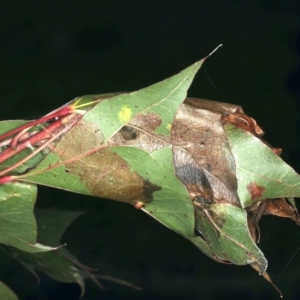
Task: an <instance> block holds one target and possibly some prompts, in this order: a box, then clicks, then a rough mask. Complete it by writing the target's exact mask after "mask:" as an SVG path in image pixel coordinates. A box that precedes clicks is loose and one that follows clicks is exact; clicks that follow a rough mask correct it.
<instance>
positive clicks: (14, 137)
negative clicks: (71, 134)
mask: <svg viewBox="0 0 300 300" xmlns="http://www.w3.org/2000/svg"><path fill="white" fill-rule="evenodd" d="M81 117H82V116H81V115H78V114H75V113H74V111H73V108H72V107H71V106H65V107H62V108H60V109H58V110H55V111H54V112H52V113H50V114H48V115H46V116H43V117H42V118H40V119H37V120H34V121H31V122H28V123H26V124H24V125H22V126H19V127H17V128H14V129H13V130H11V131H8V132H6V133H4V134H3V135H1V136H0V141H2V143H1V144H3V145H8V146H7V148H6V149H5V150H4V151H2V152H1V153H0V164H1V163H3V162H4V161H7V160H8V159H9V158H11V157H13V156H14V155H16V154H18V153H20V152H21V151H23V150H25V149H26V148H33V146H35V145H37V146H39V147H38V148H37V149H36V150H35V149H33V150H34V151H33V153H32V154H30V155H28V156H27V157H26V158H24V159H22V160H21V161H20V162H18V163H16V164H15V165H13V166H9V167H8V168H7V169H5V170H3V171H1V172H0V184H4V183H7V182H11V181H12V180H13V179H14V176H7V175H6V174H7V173H9V172H10V171H12V170H13V169H15V168H17V167H18V166H20V165H21V164H23V163H24V162H26V161H27V160H29V159H30V158H31V157H32V156H33V155H35V154H37V153H38V152H40V151H41V150H42V149H44V148H45V147H47V146H50V144H51V143H52V142H53V141H54V140H55V139H57V138H58V137H59V136H61V135H62V134H63V133H65V132H66V131H67V130H69V129H70V128H71V127H73V126H74V125H75V124H76V123H77V122H78V121H79V120H80V119H81ZM52 120H53V122H52V123H50V124H48V125H47V122H49V121H52ZM39 124H43V126H45V128H43V129H41V130H40V131H37V132H36V133H33V134H29V133H28V132H27V131H28V130H29V129H30V128H32V127H33V126H36V125H39ZM3 175H6V176H3Z"/></svg>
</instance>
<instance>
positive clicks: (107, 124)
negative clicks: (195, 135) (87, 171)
mask: <svg viewBox="0 0 300 300" xmlns="http://www.w3.org/2000/svg"><path fill="white" fill-rule="evenodd" d="M203 61H204V59H203V60H200V61H198V62H196V63H194V64H193V65H191V66H190V67H188V68H187V69H185V70H183V71H181V72H180V73H178V74H176V75H174V76H172V77H170V78H168V79H166V80H163V81H161V82H159V83H156V84H153V85H151V86H149V87H147V88H144V89H141V90H139V91H136V92H132V93H128V94H121V95H117V96H115V97H112V98H110V99H106V100H103V101H101V102H100V103H99V104H98V105H96V106H95V107H94V108H93V109H91V110H90V111H88V112H87V113H86V114H85V115H84V117H83V119H84V120H85V121H88V122H92V123H96V124H97V126H98V128H99V129H100V131H101V132H102V134H103V137H104V141H107V140H108V139H109V138H110V137H111V136H113V135H114V133H116V132H117V131H118V130H119V129H120V128H121V127H122V126H124V125H125V124H127V123H128V122H129V121H130V120H131V119H132V118H133V117H134V116H135V115H137V114H139V113H143V114H144V115H147V114H149V113H154V114H156V115H158V116H159V117H160V118H161V124H160V126H159V127H157V128H156V129H155V132H156V133H159V134H163V135H167V136H170V134H171V133H170V130H171V125H172V123H173V120H174V117H175V114H176V111H177V109H178V107H179V105H180V104H181V103H182V102H183V101H184V99H185V98H186V94H187V90H188V88H189V86H190V85H191V83H192V81H193V79H194V76H195V74H196V73H197V71H198V69H199V68H200V67H201V65H202V63H203Z"/></svg>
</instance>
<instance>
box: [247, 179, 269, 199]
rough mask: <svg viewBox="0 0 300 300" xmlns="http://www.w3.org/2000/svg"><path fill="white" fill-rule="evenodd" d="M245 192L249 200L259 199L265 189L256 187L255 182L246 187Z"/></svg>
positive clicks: (259, 186)
mask: <svg viewBox="0 0 300 300" xmlns="http://www.w3.org/2000/svg"><path fill="white" fill-rule="evenodd" d="M247 190H248V192H249V193H250V195H251V200H252V201H254V200H257V199H259V198H260V197H261V196H262V194H263V193H264V191H265V187H263V186H261V185H257V184H256V183H255V182H251V183H249V184H248V185H247Z"/></svg>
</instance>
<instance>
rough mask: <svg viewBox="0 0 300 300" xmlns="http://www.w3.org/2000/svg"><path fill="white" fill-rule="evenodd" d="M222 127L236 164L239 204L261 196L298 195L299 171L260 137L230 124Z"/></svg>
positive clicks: (247, 203) (299, 190)
mask: <svg viewBox="0 0 300 300" xmlns="http://www.w3.org/2000/svg"><path fill="white" fill-rule="evenodd" d="M224 130H225V133H226V135H227V139H228V142H229V144H230V147H231V152H232V154H233V156H234V160H235V164H236V176H237V180H238V196H239V198H240V202H241V205H242V207H248V206H251V205H252V204H253V203H255V202H257V201H262V200H265V199H274V198H282V197H300V176H299V174H297V173H296V172H295V170H294V169H293V168H291V167H290V166H289V165H287V164H286V163H285V162H284V161H283V160H282V159H281V158H280V157H279V156H278V155H276V154H275V153H274V152H273V151H272V150H271V148H270V147H268V146H267V145H266V144H265V143H263V142H262V141H261V139H259V138H257V137H255V136H254V135H253V134H251V133H250V132H248V131H245V130H242V129H240V128H238V127H236V126H234V125H231V124H225V126H224Z"/></svg>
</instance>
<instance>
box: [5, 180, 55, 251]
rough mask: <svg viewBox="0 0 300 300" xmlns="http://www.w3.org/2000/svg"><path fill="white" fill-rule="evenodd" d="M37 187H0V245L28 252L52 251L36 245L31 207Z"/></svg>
mask: <svg viewBox="0 0 300 300" xmlns="http://www.w3.org/2000/svg"><path fill="white" fill-rule="evenodd" d="M36 192H37V187H36V185H33V184H24V183H20V182H13V183H7V184H3V185H0V243H3V244H5V245H9V246H13V247H16V248H18V249H21V250H24V251H28V252H44V251H50V250H54V249H55V248H51V247H48V246H44V245H41V244H39V243H36V235H37V228H36V222H35V217H34V214H33V207H34V204H35V200H36Z"/></svg>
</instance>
